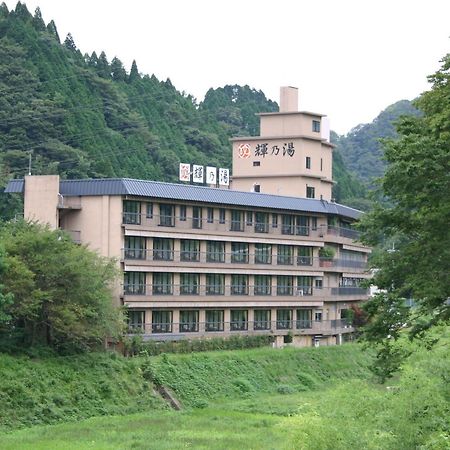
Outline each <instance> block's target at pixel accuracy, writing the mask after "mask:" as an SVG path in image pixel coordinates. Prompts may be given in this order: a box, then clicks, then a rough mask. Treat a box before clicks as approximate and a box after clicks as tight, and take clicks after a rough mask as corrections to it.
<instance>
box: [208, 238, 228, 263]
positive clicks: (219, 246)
mask: <svg viewBox="0 0 450 450" xmlns="http://www.w3.org/2000/svg"><path fill="white" fill-rule="evenodd" d="M206 261H207V262H220V263H224V262H225V242H219V241H207V242H206Z"/></svg>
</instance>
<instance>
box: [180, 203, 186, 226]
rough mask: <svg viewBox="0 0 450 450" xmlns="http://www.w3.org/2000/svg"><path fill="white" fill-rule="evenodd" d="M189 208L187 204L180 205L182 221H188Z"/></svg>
mask: <svg viewBox="0 0 450 450" xmlns="http://www.w3.org/2000/svg"><path fill="white" fill-rule="evenodd" d="M186 216H187V208H186V205H180V221H181V222H186Z"/></svg>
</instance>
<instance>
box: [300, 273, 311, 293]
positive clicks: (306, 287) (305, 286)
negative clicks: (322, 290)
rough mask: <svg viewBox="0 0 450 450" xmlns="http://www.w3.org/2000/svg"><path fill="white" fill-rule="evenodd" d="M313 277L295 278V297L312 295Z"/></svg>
mask: <svg viewBox="0 0 450 450" xmlns="http://www.w3.org/2000/svg"><path fill="white" fill-rule="evenodd" d="M312 285H313V277H308V276H300V277H297V295H300V296H302V295H312V293H313V289H312Z"/></svg>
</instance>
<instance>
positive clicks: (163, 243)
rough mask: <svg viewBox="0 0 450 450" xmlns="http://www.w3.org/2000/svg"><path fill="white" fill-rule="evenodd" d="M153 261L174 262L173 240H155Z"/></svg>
mask: <svg viewBox="0 0 450 450" xmlns="http://www.w3.org/2000/svg"><path fill="white" fill-rule="evenodd" d="M153 260H155V261H173V239H167V238H153Z"/></svg>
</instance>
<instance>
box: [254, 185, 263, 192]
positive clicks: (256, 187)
mask: <svg viewBox="0 0 450 450" xmlns="http://www.w3.org/2000/svg"><path fill="white" fill-rule="evenodd" d="M253 192H261V185H260V184H254V185H253Z"/></svg>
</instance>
